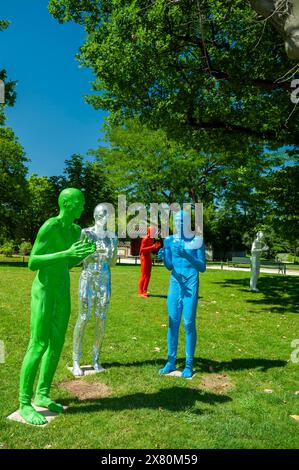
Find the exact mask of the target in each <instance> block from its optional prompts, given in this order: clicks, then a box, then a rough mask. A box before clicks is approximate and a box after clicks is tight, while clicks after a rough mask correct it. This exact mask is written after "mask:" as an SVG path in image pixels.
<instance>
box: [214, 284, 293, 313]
mask: <svg viewBox="0 0 299 470" xmlns="http://www.w3.org/2000/svg"><path fill="white" fill-rule="evenodd" d="M214 283H216V284H220V285H221V286H222V287H226V288H238V290H240V291H242V292H246V293H247V294H248V298H247V299H245V300H246V302H248V303H251V304H253V305H261V310H263V311H267V312H274V313H286V312H292V313H298V312H299V309H298V306H299V278H298V277H296V276H270V275H267V277H266V276H263V277H261V278H260V279H259V282H258V288H259V290H260V292H259V293H253V292H250V291H249V278H248V279H225V280H223V281H214Z"/></svg>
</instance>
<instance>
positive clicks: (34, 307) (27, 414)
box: [20, 278, 53, 425]
mask: <svg viewBox="0 0 299 470" xmlns="http://www.w3.org/2000/svg"><path fill="white" fill-rule="evenodd" d="M51 300H52V299H51V297H50V298H49V296H48V295H47V293H46V291H45V288H44V287H42V286H41V285H40V283H39V281H38V279H37V278H36V279H35V280H34V282H33V285H32V296H31V322H30V330H31V337H30V342H29V346H28V349H27V352H26V354H25V357H24V361H23V365H22V369H21V376H20V415H21V416H22V417H23V418H24V419H25V421H27V422H28V423H30V424H40V425H41V424H46V423H47V421H46V419H45V418H44V417H43V416H42V415H41V414H40V413H38V412H37V411H35V409H34V408H33V407H32V405H31V399H32V394H33V385H34V380H35V377H36V374H37V370H38V366H39V364H40V362H41V360H42V357H43V355H44V353H45V351H46V349H47V347H48V344H49V336H50V330H51V311H52V309H53V303H52V302H51Z"/></svg>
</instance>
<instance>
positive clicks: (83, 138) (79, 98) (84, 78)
mask: <svg viewBox="0 0 299 470" xmlns="http://www.w3.org/2000/svg"><path fill="white" fill-rule="evenodd" d="M47 5H48V1H47V0H27V1H24V0H10V1H9V2H1V6H0V18H1V19H5V20H9V21H11V24H10V26H9V28H8V29H7V30H6V31H4V32H2V33H1V34H0V67H1V68H5V69H6V70H7V73H8V77H9V78H10V79H12V80H17V81H18V85H17V89H16V90H17V101H16V104H15V106H14V107H12V108H7V109H6V116H7V125H9V126H11V127H12V128H13V129H14V131H15V133H16V135H17V136H18V137H19V139H20V142H21V144H22V145H23V147H24V148H25V151H26V154H27V157H29V158H30V160H31V162H30V163H29V165H28V166H29V174H32V173H37V174H39V175H48V176H51V175H59V174H61V173H62V170H63V167H64V160H65V159H66V158H68V157H70V156H71V155H72V154H73V153H80V154H83V155H84V154H86V152H87V151H88V150H89V149H90V148H96V146H97V142H98V139H99V138H100V137H101V135H102V134H101V133H100V130H101V127H102V125H103V119H104V116H105V113H104V112H102V111H95V110H94V109H93V108H92V107H91V106H90V105H88V104H86V103H85V101H84V97H83V96H84V95H85V94H88V93H89V91H90V89H91V82H92V79H93V77H92V73H91V71H89V70H87V69H83V68H80V67H79V63H78V61H77V60H76V59H75V54H76V52H77V51H78V48H79V46H80V45H82V44H83V42H84V37H85V32H84V29H83V28H82V27H80V26H79V25H76V24H71V23H70V24H64V25H61V24H59V23H58V22H57V21H56V20H54V19H53V18H52V17H51V16H50V13H49V12H48V9H47Z"/></svg>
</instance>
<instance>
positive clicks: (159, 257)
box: [157, 248, 165, 260]
mask: <svg viewBox="0 0 299 470" xmlns="http://www.w3.org/2000/svg"><path fill="white" fill-rule="evenodd" d="M164 254H165V253H164V248H160V250H159V251H158V255H157V256H158V259H160V260H163V259H164Z"/></svg>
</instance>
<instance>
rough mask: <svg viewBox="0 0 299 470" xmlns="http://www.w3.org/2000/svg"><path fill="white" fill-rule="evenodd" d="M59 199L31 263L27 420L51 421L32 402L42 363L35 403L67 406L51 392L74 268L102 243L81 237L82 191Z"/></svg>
mask: <svg viewBox="0 0 299 470" xmlns="http://www.w3.org/2000/svg"><path fill="white" fill-rule="evenodd" d="M58 204H59V208H60V212H59V215H58V216H57V217H53V218H51V219H49V220H47V221H46V222H45V223H44V225H43V226H42V227H41V228H40V230H39V232H38V234H37V237H36V240H35V243H34V246H33V248H32V252H31V255H30V258H29V264H28V266H29V269H31V270H32V271H37V274H36V277H35V279H34V281H33V284H32V291H31V320H30V341H29V345H28V349H27V351H26V354H25V357H24V361H23V365H22V369H21V375H20V409H19V413H20V415H21V416H22V417H23V419H24V420H25V421H26V422H27V423H30V424H35V425H43V424H46V423H47V420H46V419H45V418H44V416H42V414H40V413H39V412H37V411H36V410H35V409H34V407H33V406H32V403H31V400H32V395H33V385H34V380H35V377H36V375H37V370H38V367H39V365H40V363H41V368H40V374H39V378H38V383H37V388H36V392H35V398H34V403H35V405H37V406H41V407H45V408H48V409H49V410H50V411H52V412H56V413H60V412H62V411H63V406H62V405H60V404H59V403H56V402H55V401H53V400H52V399H51V398H50V396H49V394H50V387H51V384H52V381H53V377H54V374H55V371H56V368H57V365H58V361H59V357H60V354H61V350H62V347H63V344H64V339H65V333H66V329H67V326H68V321H69V316H70V276H69V270H70V269H71V268H72V267H73V266H75V265H76V264H78V263H79V262H80V261H81V260H83V259H84V258H85V257H86V256H88V255H90V254H92V253H93V252H94V251H95V249H96V246H95V244H94V243H90V242H86V241H78V240H79V238H80V234H81V228H80V227H79V226H78V225H76V224H74V220H75V219H78V218H79V217H80V216H81V214H82V212H83V208H84V196H83V194H82V192H81V191H79V190H78V189H74V188H67V189H64V190H63V191H62V192H61V193H60V195H59V199H58Z"/></svg>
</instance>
